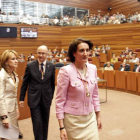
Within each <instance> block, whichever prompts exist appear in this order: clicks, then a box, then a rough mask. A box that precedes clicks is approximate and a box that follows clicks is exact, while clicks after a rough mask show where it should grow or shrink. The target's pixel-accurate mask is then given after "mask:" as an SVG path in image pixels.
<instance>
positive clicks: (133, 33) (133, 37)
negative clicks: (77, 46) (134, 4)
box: [0, 23, 140, 54]
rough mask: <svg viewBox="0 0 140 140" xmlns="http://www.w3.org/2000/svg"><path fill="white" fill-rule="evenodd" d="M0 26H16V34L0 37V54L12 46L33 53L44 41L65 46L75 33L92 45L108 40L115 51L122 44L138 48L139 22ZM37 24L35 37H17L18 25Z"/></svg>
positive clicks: (139, 41)
mask: <svg viewBox="0 0 140 140" xmlns="http://www.w3.org/2000/svg"><path fill="white" fill-rule="evenodd" d="M0 26H14V27H16V26H17V27H18V37H17V38H0V54H1V53H2V52H3V51H4V50H5V49H14V50H15V51H17V52H18V53H24V54H29V53H36V49H37V47H38V46H40V45H43V44H44V45H47V46H48V48H50V49H54V48H55V46H58V48H59V49H61V48H64V49H66V50H67V49H68V45H69V43H70V42H71V41H72V40H73V39H75V38H78V37H85V38H89V39H91V40H92V41H93V43H94V45H100V46H101V45H102V44H109V45H110V47H111V49H112V52H114V53H118V52H121V51H123V50H125V48H126V47H129V48H131V49H133V51H134V50H135V49H136V48H140V23H135V24H121V25H97V26H88V27H86V26H84V27H79V26H78V27H54V26H39V25H37V26H34V25H33V26H29V25H20V24H19V25H18V24H7V25H5V24H0ZM23 26H26V27H37V28H38V38H37V39H21V38H20V27H23Z"/></svg>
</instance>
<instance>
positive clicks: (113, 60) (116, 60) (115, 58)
mask: <svg viewBox="0 0 140 140" xmlns="http://www.w3.org/2000/svg"><path fill="white" fill-rule="evenodd" d="M116 62H118V58H117V57H116V56H115V54H113V57H112V58H111V63H116Z"/></svg>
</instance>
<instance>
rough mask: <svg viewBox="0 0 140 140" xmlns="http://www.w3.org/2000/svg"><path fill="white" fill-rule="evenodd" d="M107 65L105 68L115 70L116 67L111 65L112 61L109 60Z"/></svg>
mask: <svg viewBox="0 0 140 140" xmlns="http://www.w3.org/2000/svg"><path fill="white" fill-rule="evenodd" d="M106 64H107V66H106V67H105V68H104V70H114V68H113V67H112V66H111V65H110V62H109V61H108V62H107V63H106Z"/></svg>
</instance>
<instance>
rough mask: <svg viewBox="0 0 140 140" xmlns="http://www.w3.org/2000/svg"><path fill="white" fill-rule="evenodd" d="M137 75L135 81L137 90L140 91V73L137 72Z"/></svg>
mask: <svg viewBox="0 0 140 140" xmlns="http://www.w3.org/2000/svg"><path fill="white" fill-rule="evenodd" d="M137 76H138V82H137V85H138V92H139V93H140V73H137Z"/></svg>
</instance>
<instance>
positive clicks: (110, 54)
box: [107, 49, 112, 61]
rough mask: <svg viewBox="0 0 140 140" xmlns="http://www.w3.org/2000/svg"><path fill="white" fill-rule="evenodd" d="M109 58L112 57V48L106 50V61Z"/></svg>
mask: <svg viewBox="0 0 140 140" xmlns="http://www.w3.org/2000/svg"><path fill="white" fill-rule="evenodd" d="M111 58H112V50H111V49H110V50H108V51H107V61H111Z"/></svg>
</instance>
